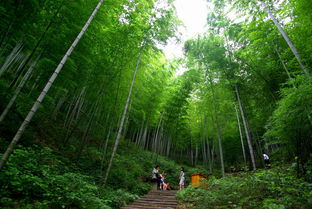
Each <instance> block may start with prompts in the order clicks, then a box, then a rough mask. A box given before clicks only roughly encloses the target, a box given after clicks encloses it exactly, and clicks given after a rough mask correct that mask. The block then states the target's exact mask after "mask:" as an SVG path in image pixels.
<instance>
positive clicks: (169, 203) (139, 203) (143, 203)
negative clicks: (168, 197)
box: [132, 200, 177, 205]
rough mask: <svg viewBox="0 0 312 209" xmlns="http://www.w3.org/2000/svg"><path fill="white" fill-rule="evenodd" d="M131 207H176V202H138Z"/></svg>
mask: <svg viewBox="0 0 312 209" xmlns="http://www.w3.org/2000/svg"><path fill="white" fill-rule="evenodd" d="M132 205H177V202H162V201H153V202H145V201H141V200H138V201H136V202H134V203H133V204H132Z"/></svg>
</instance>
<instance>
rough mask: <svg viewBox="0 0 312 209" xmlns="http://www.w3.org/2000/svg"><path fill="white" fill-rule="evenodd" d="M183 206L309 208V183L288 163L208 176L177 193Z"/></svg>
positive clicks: (311, 202) (311, 191)
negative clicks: (234, 173)
mask: <svg viewBox="0 0 312 209" xmlns="http://www.w3.org/2000/svg"><path fill="white" fill-rule="evenodd" d="M178 198H179V200H180V203H181V205H184V206H185V207H186V208H198V209H204V208H267V209H283V208H298V209H299V208H300V209H305V208H306V209H308V208H312V184H311V183H308V182H305V181H304V180H302V179H299V178H297V176H296V173H295V172H294V169H293V168H292V167H289V168H286V167H281V168H275V169H270V170H260V171H257V172H254V173H240V174H238V175H236V176H234V175H228V176H226V177H224V178H220V179H217V178H215V177H213V176H212V177H210V178H209V180H208V181H205V182H202V184H201V187H200V188H191V187H188V188H186V189H185V190H183V191H180V192H179V193H178Z"/></svg>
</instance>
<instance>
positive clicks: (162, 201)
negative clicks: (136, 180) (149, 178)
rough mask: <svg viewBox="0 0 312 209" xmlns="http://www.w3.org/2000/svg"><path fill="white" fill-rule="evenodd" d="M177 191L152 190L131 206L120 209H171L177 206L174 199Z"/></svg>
mask: <svg viewBox="0 0 312 209" xmlns="http://www.w3.org/2000/svg"><path fill="white" fill-rule="evenodd" d="M176 193H177V191H175V190H171V191H155V190H152V191H150V192H149V193H148V194H146V195H145V196H143V197H141V198H140V199H139V200H137V201H135V202H133V203H132V204H131V205H128V206H124V207H122V209H142V208H144V209H169V208H170V209H172V208H176V206H177V204H178V203H177V199H176V197H175V195H176Z"/></svg>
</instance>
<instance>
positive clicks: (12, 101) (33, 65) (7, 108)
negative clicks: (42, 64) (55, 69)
mask: <svg viewBox="0 0 312 209" xmlns="http://www.w3.org/2000/svg"><path fill="white" fill-rule="evenodd" d="M40 56H41V54H40V55H39V56H38V57H37V59H36V60H35V61H34V62H33V63H32V64H31V66H30V67H29V69H28V70H27V72H26V74H25V75H24V77H23V79H22V81H21V82H20V83H19V85H18V87H17V89H16V90H15V92H14V95H13V97H12V98H11V100H10V102H9V104H8V105H7V106H6V108H5V109H4V111H3V112H2V114H1V116H0V123H1V122H2V121H3V120H4V118H5V116H6V114H7V113H8V112H9V110H10V108H11V107H12V105H13V104H14V102H15V100H16V98H17V96H18V95H19V93H20V92H21V90H22V88H23V87H24V85H25V83H26V81H27V80H28V78H29V76H30V75H31V74H32V72H33V70H34V68H35V66H36V64H37V62H38V60H39V58H40Z"/></svg>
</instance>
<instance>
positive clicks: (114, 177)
mask: <svg viewBox="0 0 312 209" xmlns="http://www.w3.org/2000/svg"><path fill="white" fill-rule="evenodd" d="M119 148H120V149H119V150H118V154H117V156H116V158H115V160H114V164H113V167H112V170H111V174H110V176H109V179H108V183H107V184H106V185H105V186H103V179H104V173H103V172H101V171H100V166H99V162H100V161H101V157H102V155H101V153H98V154H94V155H93V156H90V155H89V156H87V155H84V156H82V157H81V159H80V160H79V161H78V162H75V161H74V160H73V159H71V158H69V157H68V156H67V157H66V156H64V155H63V154H62V155H61V154H60V153H59V152H56V150H54V149H51V148H48V147H43V146H40V145H35V146H32V147H27V148H26V147H22V146H19V147H18V149H16V150H15V151H14V153H13V155H12V156H11V157H10V159H9V161H8V162H7V164H6V166H5V168H4V169H3V170H2V171H1V172H0V185H1V187H0V208H40V209H41V208H88V209H93V208H96V209H101V208H103V209H106V208H120V207H122V206H123V205H126V204H128V203H130V202H132V201H134V200H136V199H138V198H139V196H140V195H143V194H145V193H147V192H148V191H149V190H150V189H151V185H150V183H149V182H148V180H149V179H150V178H151V174H152V168H153V166H155V163H157V164H159V165H160V167H161V169H162V170H163V171H165V172H166V174H167V178H168V181H171V183H172V184H173V185H174V186H175V187H177V184H178V177H177V176H178V174H179V167H180V166H179V165H177V164H176V163H174V162H173V161H171V160H168V159H166V158H164V157H159V156H158V157H157V156H156V155H155V154H154V155H153V154H152V153H151V152H147V151H144V150H141V149H139V148H136V147H135V146H134V145H132V144H128V143H126V142H122V143H121V145H120V147H119ZM93 151H94V150H93ZM92 153H95V152H92ZM88 158H89V160H87V159H88ZM106 158H107V157H106ZM156 158H157V161H156ZM106 161H107V159H106ZM74 162H75V163H74ZM104 170H105V169H104Z"/></svg>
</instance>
